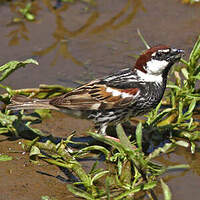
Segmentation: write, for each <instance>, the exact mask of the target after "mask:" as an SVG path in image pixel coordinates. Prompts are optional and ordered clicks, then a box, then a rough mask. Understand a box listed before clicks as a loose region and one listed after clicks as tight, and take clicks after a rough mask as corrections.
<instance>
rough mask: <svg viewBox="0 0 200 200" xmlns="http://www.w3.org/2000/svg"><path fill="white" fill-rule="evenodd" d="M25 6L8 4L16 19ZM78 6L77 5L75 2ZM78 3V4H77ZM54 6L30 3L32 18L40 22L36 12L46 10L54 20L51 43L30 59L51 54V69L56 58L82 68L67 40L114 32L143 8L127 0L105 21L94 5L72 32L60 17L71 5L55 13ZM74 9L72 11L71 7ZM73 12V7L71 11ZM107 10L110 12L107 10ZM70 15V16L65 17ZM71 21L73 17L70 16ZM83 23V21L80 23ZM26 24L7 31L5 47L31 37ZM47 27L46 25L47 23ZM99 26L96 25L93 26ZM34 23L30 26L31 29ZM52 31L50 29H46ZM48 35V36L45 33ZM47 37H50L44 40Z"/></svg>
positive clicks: (139, 0) (46, 1) (45, 1)
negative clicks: (107, 30) (108, 31)
mask: <svg viewBox="0 0 200 200" xmlns="http://www.w3.org/2000/svg"><path fill="white" fill-rule="evenodd" d="M26 3H27V1H26V0H23V1H21V2H11V3H10V9H11V12H13V13H14V14H15V15H19V13H18V10H19V8H22V7H24V5H25V4H26ZM77 3H78V2H77ZM79 3H80V2H79ZM54 4H55V2H52V1H50V0H42V1H33V4H32V7H31V12H32V13H33V14H34V15H35V16H36V19H37V20H40V19H39V17H38V16H37V15H38V11H39V10H43V12H45V10H46V8H48V12H49V11H50V13H52V14H53V15H54V17H55V22H56V28H55V31H54V32H53V38H54V39H53V41H52V43H51V44H49V45H48V46H47V47H45V48H43V49H42V50H39V51H34V52H33V54H34V55H38V56H44V55H47V54H48V53H50V52H52V51H55V56H54V57H53V59H52V61H51V65H55V64H56V62H57V60H58V58H59V57H60V56H61V57H62V58H64V59H70V60H71V61H72V62H73V63H75V64H76V65H78V66H83V65H84V64H83V63H82V62H81V61H80V60H79V59H78V58H76V57H74V56H73V55H72V54H71V52H70V50H69V45H68V44H69V41H70V39H71V38H76V37H78V36H80V35H82V34H86V35H87V37H88V35H90V34H98V33H101V32H103V31H105V30H106V29H111V30H116V29H119V28H121V27H123V26H125V25H127V24H129V23H131V22H132V20H133V19H134V17H135V15H136V13H137V12H138V11H139V10H143V11H144V6H143V4H142V0H127V1H124V3H122V5H123V6H121V7H122V8H120V10H119V11H117V13H115V12H114V14H113V16H109V15H107V16H106V21H105V20H104V19H103V17H102V16H101V15H102V14H103V13H100V12H99V9H98V5H95V7H94V8H93V9H90V10H88V13H87V14H88V18H87V19H86V20H85V21H84V22H82V25H80V27H78V28H77V29H75V30H71V29H70V28H69V26H71V24H68V25H67V24H66V22H65V18H64V17H63V16H62V14H63V13H64V12H65V13H66V12H68V11H69V8H71V6H72V5H74V4H66V3H65V4H64V3H63V4H62V6H61V7H59V8H58V9H55V5H54ZM75 8H76V7H75ZM72 9H74V7H73V8H72ZM109 9H110V8H109ZM69 15H70V13H69ZM78 15H79V18H83V17H82V16H83V13H81V12H79V14H78ZM70 17H73V16H70ZM82 21H83V20H82ZM28 23H33V22H28V21H25V20H23V21H20V23H17V24H15V26H14V27H17V28H16V29H15V30H12V31H10V33H9V34H8V37H9V38H10V41H9V45H12V46H13V45H19V43H20V40H21V39H25V40H29V39H30V40H31V36H29V34H30V33H29V30H28V28H27V26H26V25H27V24H28ZM47 23H50V22H47ZM97 23H98V24H100V25H97ZM35 24H36V22H35V23H34V25H35ZM49 27H50V28H52V26H51V25H50V26H49ZM49 34H50V32H49ZM46 37H50V35H49V36H48V35H47V36H46Z"/></svg>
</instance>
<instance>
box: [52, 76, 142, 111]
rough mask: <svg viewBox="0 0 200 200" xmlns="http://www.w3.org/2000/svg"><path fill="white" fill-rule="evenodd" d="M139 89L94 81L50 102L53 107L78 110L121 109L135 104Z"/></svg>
mask: <svg viewBox="0 0 200 200" xmlns="http://www.w3.org/2000/svg"><path fill="white" fill-rule="evenodd" d="M138 92H139V89H138V88H129V89H120V88H112V87H110V86H109V87H108V86H107V85H106V84H105V83H102V82H101V80H95V81H92V82H90V83H88V84H86V85H83V86H81V87H79V88H77V89H75V90H73V91H72V92H69V93H67V94H65V95H63V96H60V97H56V98H54V99H52V100H51V101H50V104H51V105H54V106H56V107H63V108H69V109H77V110H98V109H103V110H105V109H112V108H121V107H123V106H126V105H128V104H130V103H133V102H134V99H135V97H136V96H137V94H138Z"/></svg>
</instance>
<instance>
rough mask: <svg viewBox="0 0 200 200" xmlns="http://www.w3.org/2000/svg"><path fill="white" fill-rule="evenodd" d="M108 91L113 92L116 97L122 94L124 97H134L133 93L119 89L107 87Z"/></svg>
mask: <svg viewBox="0 0 200 200" xmlns="http://www.w3.org/2000/svg"><path fill="white" fill-rule="evenodd" d="M106 92H108V93H112V96H114V97H116V96H121V97H122V98H127V97H133V95H131V94H128V93H126V92H120V91H119V90H115V89H112V88H110V87H108V88H107V89H106Z"/></svg>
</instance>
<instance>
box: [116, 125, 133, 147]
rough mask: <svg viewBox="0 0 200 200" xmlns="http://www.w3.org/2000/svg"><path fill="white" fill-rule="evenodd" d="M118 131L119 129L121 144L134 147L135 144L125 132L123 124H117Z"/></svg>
mask: <svg viewBox="0 0 200 200" xmlns="http://www.w3.org/2000/svg"><path fill="white" fill-rule="evenodd" d="M116 131H117V136H118V138H119V139H120V142H121V144H122V145H124V146H127V147H129V148H132V147H133V145H132V144H131V142H130V140H129V139H128V137H127V136H126V133H125V132H124V129H123V127H122V125H121V124H118V125H117V126H116Z"/></svg>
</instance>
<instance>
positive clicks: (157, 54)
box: [135, 45, 184, 75]
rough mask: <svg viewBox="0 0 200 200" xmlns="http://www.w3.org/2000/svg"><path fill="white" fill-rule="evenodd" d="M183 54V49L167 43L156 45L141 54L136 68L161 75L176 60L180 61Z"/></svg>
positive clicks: (146, 72)
mask: <svg viewBox="0 0 200 200" xmlns="http://www.w3.org/2000/svg"><path fill="white" fill-rule="evenodd" d="M183 54H184V51H183V50H181V49H175V48H170V47H168V46H165V45H159V46H154V47H151V48H150V49H147V50H146V51H145V52H144V53H143V54H142V55H140V57H139V58H138V59H137V61H136V64H135V68H136V69H138V70H140V71H142V72H143V73H145V74H150V75H161V74H162V73H163V72H164V71H166V70H167V71H168V70H169V69H170V67H171V66H172V65H173V64H174V63H175V62H178V61H179V60H180V59H181V57H182V56H183Z"/></svg>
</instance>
